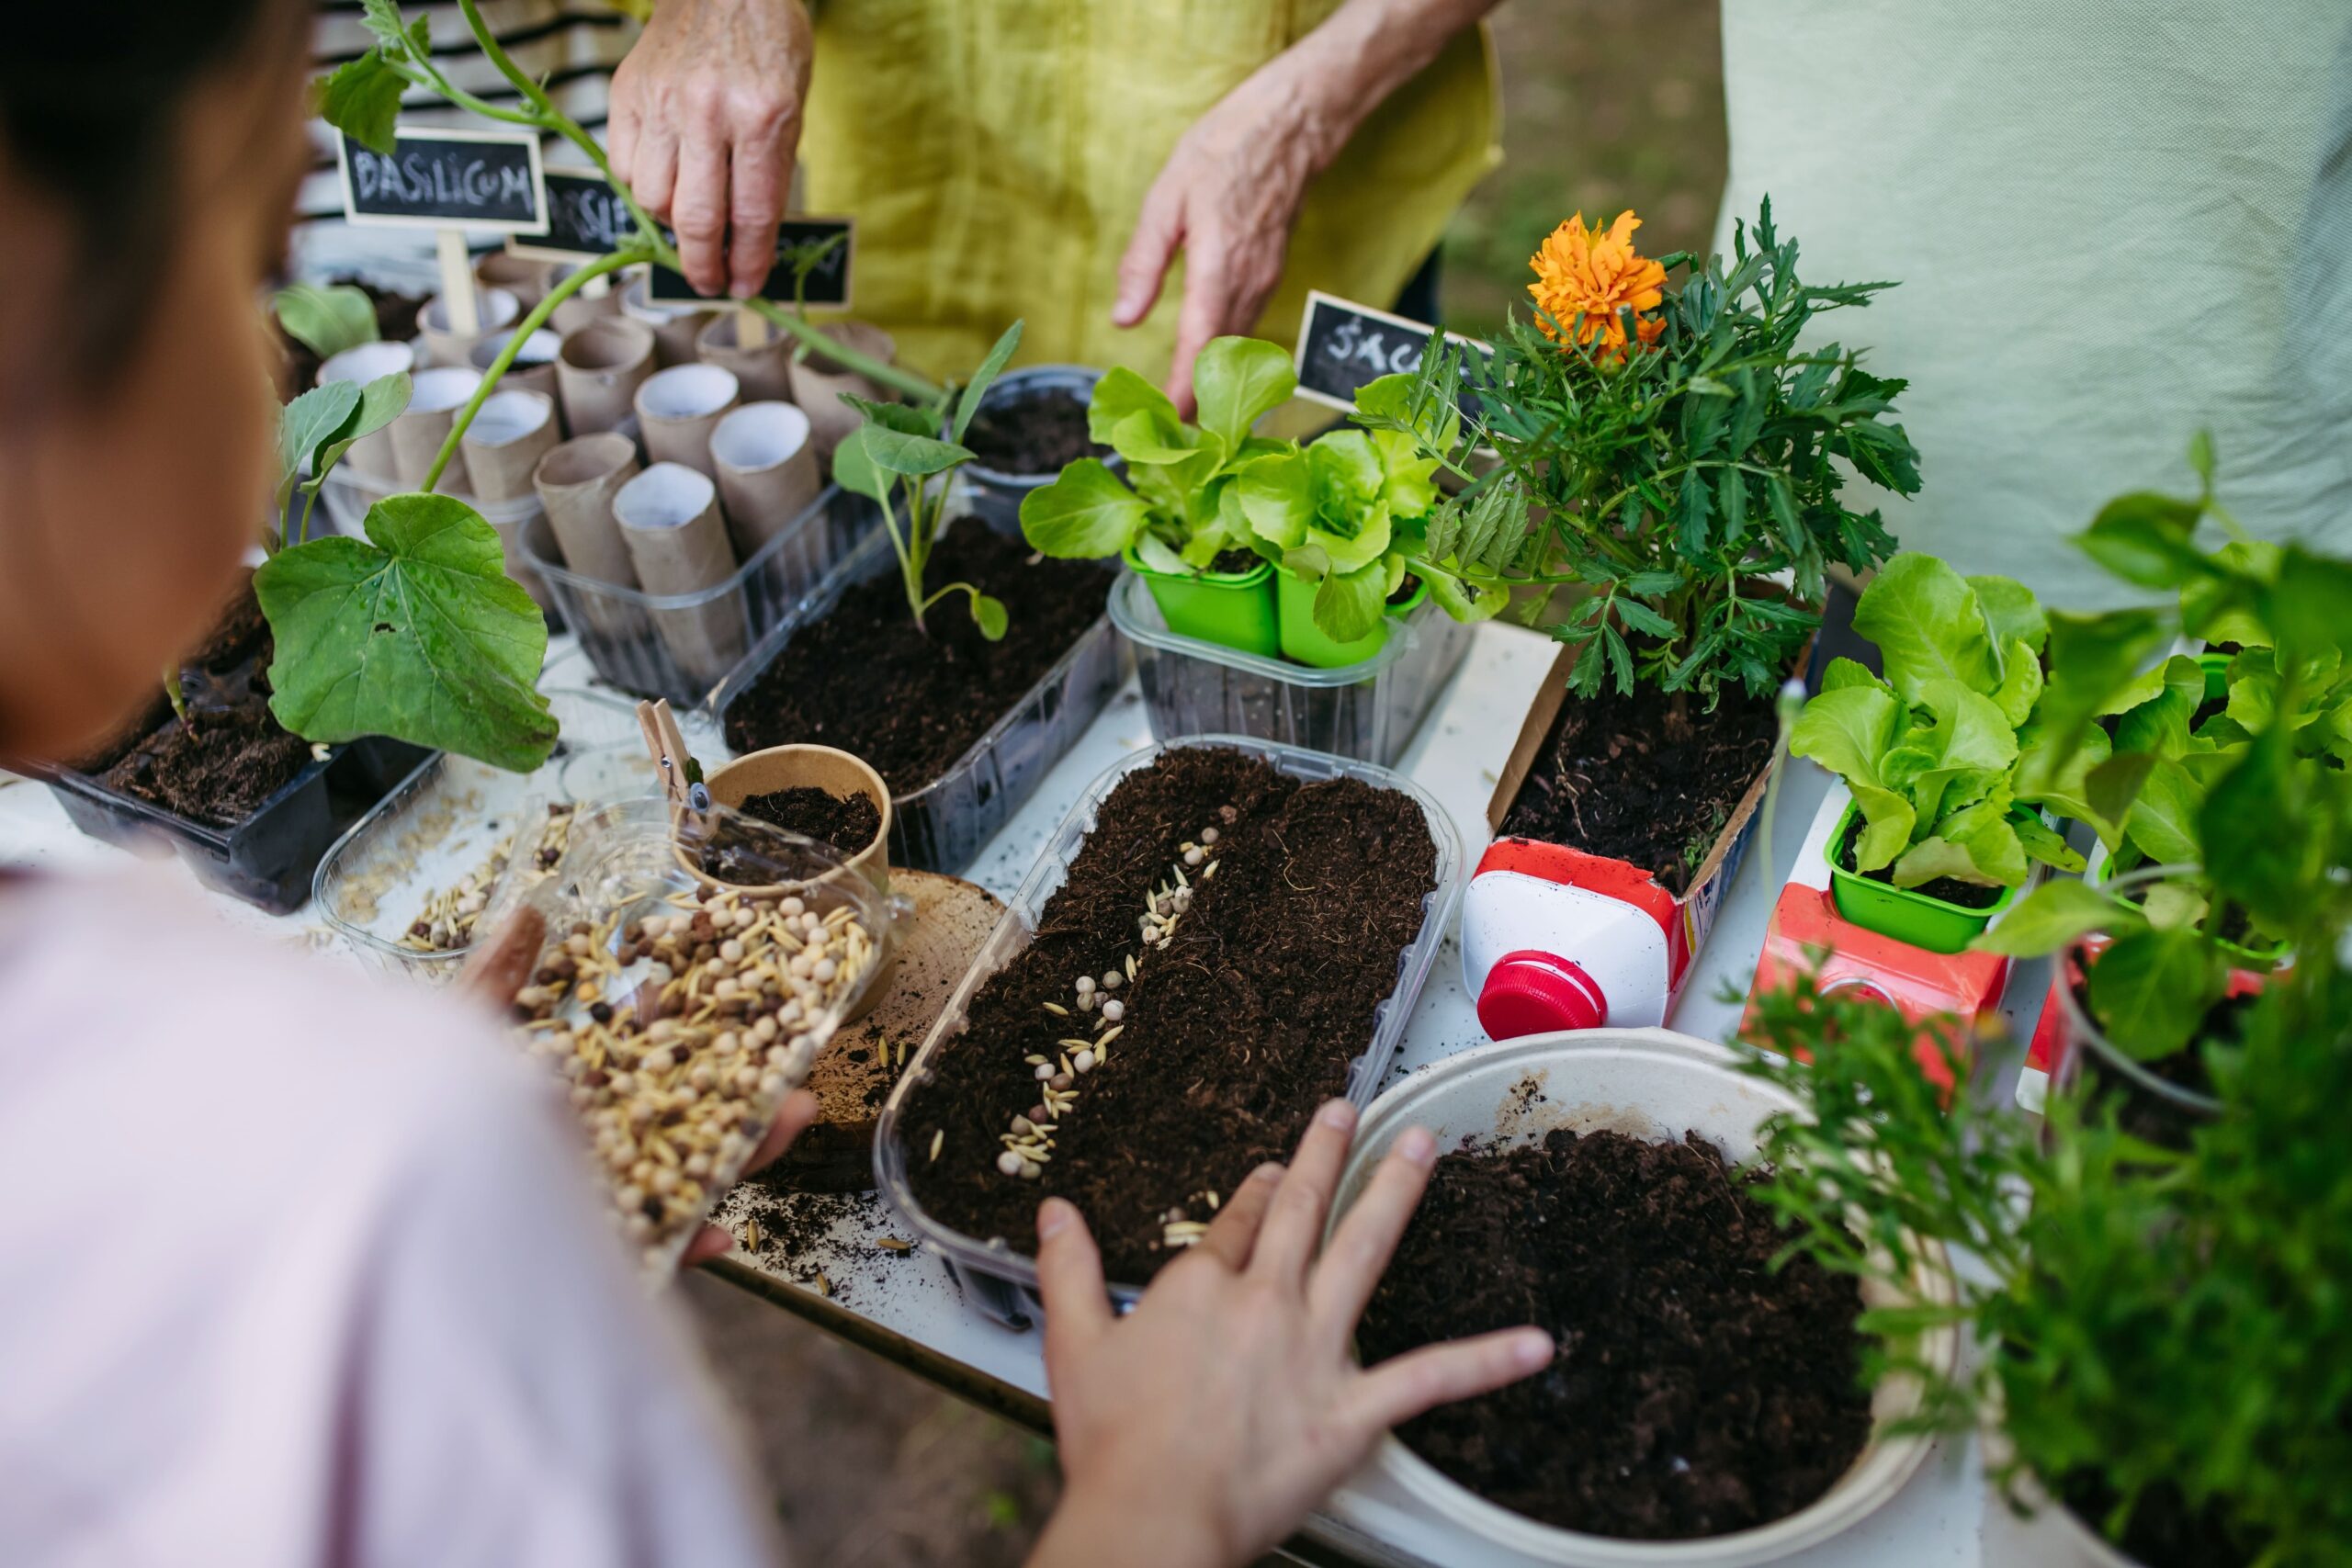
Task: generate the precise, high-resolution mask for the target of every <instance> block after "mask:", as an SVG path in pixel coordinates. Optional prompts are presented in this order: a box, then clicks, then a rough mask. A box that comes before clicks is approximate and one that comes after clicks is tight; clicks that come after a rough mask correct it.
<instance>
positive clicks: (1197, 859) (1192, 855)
mask: <svg viewBox="0 0 2352 1568" xmlns="http://www.w3.org/2000/svg"><path fill="white" fill-rule="evenodd" d="M1208 858H1209V857H1208V856H1206V855H1204V854H1203V853H1202V852H1200V851H1199V850H1197V849H1191V850H1186V851H1185V852H1184V863H1185V864H1186V865H1198V864H1200V863H1201V862H1203V861H1204V860H1206V859H1208Z"/></svg>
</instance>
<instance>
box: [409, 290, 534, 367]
mask: <svg viewBox="0 0 2352 1568" xmlns="http://www.w3.org/2000/svg"><path fill="white" fill-rule="evenodd" d="M474 310H475V311H476V313H477V314H479V315H480V316H481V332H477V333H468V334H466V335H465V336H462V337H461V336H459V335H458V333H453V332H451V331H450V330H449V302H448V301H447V300H446V299H442V298H441V296H440V295H438V294H435V296H434V297H433V298H432V299H427V300H426V301H425V302H424V310H419V311H418V312H417V313H416V330H417V333H418V335H419V336H421V337H423V338H424V362H425V363H426V364H427V365H453V366H458V367H464V365H465V364H466V361H467V355H470V354H471V353H472V352H473V346H474V344H477V343H479V342H480V341H481V339H482V337H483V336H484V335H485V334H487V333H497V332H504V331H505V330H506V329H507V328H509V327H511V326H513V325H514V324H515V322H516V321H520V320H521V319H522V316H523V302H522V301H521V300H520V299H515V295H514V293H513V291H511V290H509V289H504V288H482V289H478V290H476V291H475V293H474Z"/></svg>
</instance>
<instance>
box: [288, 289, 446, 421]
mask: <svg viewBox="0 0 2352 1568" xmlns="http://www.w3.org/2000/svg"><path fill="white" fill-rule="evenodd" d="M334 282H336V283H340V284H350V285H353V286H355V287H356V288H362V289H365V290H366V291H367V295H368V299H371V300H373V301H374V302H375V305H376V335H377V336H378V337H379V338H381V339H382V340H383V341H384V342H386V343H406V342H407V341H408V340H409V339H411V338H413V337H414V336H415V335H416V316H417V312H418V311H420V310H424V298H423V297H422V296H420V295H414V294H388V293H386V292H384V290H382V289H380V288H376V287H375V286H374V285H372V284H368V283H362V282H360V281H359V279H357V278H353V277H338V278H336V279H334ZM270 324H271V326H272V328H273V329H276V330H277V346H278V349H279V351H280V352H281V353H283V354H284V355H285V356H286V386H285V387H284V389H282V390H283V392H284V395H285V396H286V397H288V398H291V397H293V396H295V395H296V394H297V393H300V392H304V391H308V390H309V389H310V388H311V383H313V382H315V381H316V380H317V379H318V378H319V364H320V361H319V356H318V355H315V354H313V353H311V350H310V349H309V348H308V347H306V346H305V345H303V344H300V343H297V342H296V341H295V340H294V339H292V338H290V337H288V335H287V334H286V333H285V330H284V329H283V328H278V327H277V318H276V317H275V316H273V317H271V318H270Z"/></svg>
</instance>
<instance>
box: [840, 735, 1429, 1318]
mask: <svg viewBox="0 0 2352 1568" xmlns="http://www.w3.org/2000/svg"><path fill="white" fill-rule="evenodd" d="M1196 746H1222V747H1228V748H1230V749H1232V750H1237V751H1240V752H1243V753H1246V754H1247V755H1249V756H1251V757H1255V758H1257V759H1259V760H1260V761H1264V762H1266V763H1268V764H1270V765H1271V766H1272V767H1274V768H1276V769H1278V770H1280V771H1281V772H1283V773H1288V774H1290V775H1291V776H1292V777H1293V778H1298V779H1305V780H1308V781H1311V782H1320V781H1323V780H1327V779H1341V778H1346V779H1358V780H1361V781H1363V783H1365V784H1373V785H1376V786H1377V787H1379V788H1382V789H1389V790H1395V791H1397V792H1398V793H1400V794H1402V795H1408V796H1409V797H1411V799H1412V801H1413V802H1414V804H1415V805H1417V806H1419V807H1420V808H1421V817H1422V819H1423V821H1424V822H1425V823H1426V824H1427V825H1428V827H1429V832H1430V841H1431V842H1432V843H1433V844H1434V845H1435V846H1436V851H1437V863H1436V866H1435V868H1434V874H1435V878H1436V885H1435V886H1433V887H1432V888H1431V889H1430V892H1429V893H1428V894H1427V895H1425V896H1424V897H1423V898H1422V900H1421V924H1420V929H1419V931H1418V932H1416V933H1415V935H1414V938H1413V940H1412V942H1410V943H1408V945H1407V946H1405V947H1404V948H1403V949H1401V950H1400V951H1399V952H1398V953H1397V987H1396V989H1394V990H1392V991H1391V992H1389V993H1388V995H1387V996H1386V997H1385V998H1383V999H1382V1000H1381V1001H1380V1002H1379V1004H1378V1005H1377V1006H1375V1007H1374V1010H1373V1017H1372V1032H1371V1035H1370V1037H1369V1038H1368V1039H1367V1040H1366V1041H1365V1042H1364V1046H1363V1051H1362V1052H1361V1053H1359V1054H1358V1055H1356V1056H1355V1057H1354V1058H1353V1059H1352V1060H1351V1061H1350V1063H1349V1064H1348V1088H1347V1097H1348V1099H1349V1100H1352V1101H1354V1102H1355V1104H1356V1105H1358V1106H1359V1107H1361V1106H1364V1105H1368V1104H1370V1103H1371V1102H1372V1100H1373V1098H1374V1096H1375V1095H1376V1094H1378V1092H1379V1090H1380V1081H1381V1078H1382V1077H1384V1076H1385V1074H1386V1073H1387V1071H1388V1065H1389V1063H1390V1062H1391V1061H1392V1060H1394V1059H1395V1057H1396V1055H1397V1043H1398V1042H1399V1041H1401V1040H1402V1039H1403V1038H1404V1035H1405V1026H1406V1024H1407V1023H1408V1022H1409V1021H1411V1019H1412V1016H1413V1007H1414V1004H1415V1003H1417V1002H1418V1001H1419V999H1420V995H1421V987H1422V986H1423V984H1425V983H1426V982H1427V981H1428V979H1429V977H1430V969H1431V968H1432V967H1434V966H1435V964H1436V963H1437V957H1438V949H1439V948H1440V947H1441V946H1442V944H1443V942H1444V941H1445V935H1446V932H1447V931H1450V930H1452V929H1453V915H1454V909H1455V907H1456V906H1457V905H1458V904H1459V903H1460V901H1461V897H1462V840H1461V838H1460V836H1459V835H1458V834H1457V833H1455V831H1454V829H1453V819H1452V818H1449V817H1448V816H1447V815H1446V813H1445V809H1444V807H1441V806H1440V805H1439V804H1438V803H1437V801H1436V799H1435V798H1434V797H1433V796H1431V795H1430V794H1429V792H1428V791H1426V790H1424V789H1422V788H1421V787H1420V786H1419V784H1414V783H1413V782H1412V781H1411V780H1409V779H1408V778H1406V777H1404V776H1403V775H1402V774H1400V773H1392V772H1390V771H1389V770H1388V769H1386V768H1383V767H1379V766H1376V765H1374V764H1373V763H1370V762H1360V761H1353V760H1351V759H1349V758H1345V757H1334V756H1330V755H1329V754H1327V753H1324V752H1319V751H1307V750H1300V749H1299V748H1297V747H1295V746H1283V745H1280V744H1278V743H1276V742H1273V741H1269V740H1258V739H1250V738H1248V737H1245V736H1238V735H1196V736H1188V737H1186V738H1184V739H1179V740H1163V741H1161V742H1159V744H1157V745H1153V746H1148V747H1145V748H1144V749H1143V750H1140V751H1136V752H1132V753H1130V754H1129V755H1127V756H1125V757H1123V758H1121V759H1120V760H1119V761H1117V762H1116V763H1114V764H1113V765H1112V766H1111V767H1109V768H1107V769H1105V770H1104V771H1103V773H1102V774H1101V775H1100V776H1098V777H1097V778H1096V779H1095V780H1094V781H1093V782H1092V783H1091V784H1088V785H1087V786H1086V789H1085V791H1084V792H1083V793H1082V794H1081V795H1080V796H1079V798H1078V802H1077V804H1076V805H1074V806H1072V807H1070V810H1069V816H1067V817H1065V818H1062V820H1061V824H1060V826H1059V827H1057V828H1056V829H1054V832H1053V835H1052V837H1051V838H1049V839H1047V840H1046V845H1045V848H1044V849H1042V850H1040V851H1039V852H1038V854H1037V862H1036V863H1035V865H1034V866H1032V867H1031V868H1030V870H1029V874H1028V875H1027V876H1025V877H1023V879H1022V883H1021V887H1020V890H1019V891H1018V892H1016V893H1014V894H1013V896H1012V897H1011V898H1010V899H1008V900H1006V903H1005V912H1004V917H1003V918H1002V919H1000V920H999V921H998V922H997V926H996V929H995V930H994V931H991V932H989V938H988V941H987V942H985V943H984V944H982V946H981V948H980V951H979V954H978V957H976V958H975V959H973V961H972V966H971V967H970V968H969V969H968V970H967V971H966V972H965V974H964V978H963V979H962V980H961V981H960V982H959V983H958V984H957V985H956V991H955V994H954V995H952V996H951V997H949V998H948V999H947V1004H946V1006H945V1007H944V1008H943V1009H942V1010H940V1015H939V1021H938V1022H937V1023H936V1024H934V1025H933V1027H932V1031H931V1032H930V1034H928V1035H927V1036H925V1037H924V1039H923V1043H922V1049H921V1050H920V1051H919V1052H918V1053H917V1054H916V1055H915V1059H914V1061H913V1063H912V1064H911V1065H910V1066H909V1067H908V1069H907V1071H905V1072H904V1073H902V1074H900V1075H899V1082H898V1085H897V1087H896V1088H894V1089H892V1090H891V1092H890V1098H889V1100H888V1103H886V1104H885V1105H884V1106H883V1108H882V1116H881V1120H880V1121H879V1122H877V1123H876V1128H875V1136H874V1172H875V1178H876V1186H877V1187H878V1188H879V1189H880V1190H881V1193H882V1196H883V1197H884V1198H885V1199H886V1200H888V1202H889V1204H890V1206H891V1207H892V1208H893V1209H896V1210H897V1211H898V1212H899V1214H900V1216H901V1217H903V1218H904V1219H905V1220H906V1222H907V1224H910V1225H911V1226H912V1227H913V1228H914V1230H915V1232H916V1234H917V1235H919V1236H921V1238H922V1247H923V1249H924V1250H925V1251H927V1252H929V1253H931V1254H932V1255H933V1256H934V1257H936V1258H940V1259H941V1260H942V1261H943V1262H944V1263H945V1264H946V1265H947V1270H948V1272H949V1273H950V1274H952V1275H954V1276H955V1278H956V1283H957V1284H958V1285H960V1286H961V1287H962V1289H963V1292H964V1294H965V1296H966V1298H967V1300H969V1301H971V1302H972V1303H975V1304H976V1305H978V1307H979V1308H980V1310H981V1311H982V1312H984V1313H986V1314H988V1315H989V1316H990V1317H992V1318H994V1319H995V1320H996V1321H998V1322H999V1323H1002V1324H1004V1325H1007V1326H1009V1327H1012V1328H1026V1327H1028V1326H1030V1325H1032V1324H1033V1323H1035V1321H1036V1320H1037V1319H1038V1318H1039V1317H1040V1316H1041V1315H1043V1307H1042V1303H1040V1302H1039V1299H1038V1296H1037V1265H1036V1260H1035V1258H1031V1257H1029V1256H1028V1255H1026V1254H1025V1253H1022V1252H1017V1251H1015V1250H1014V1249H1013V1248H1012V1247H1011V1246H1010V1245H1009V1244H1008V1243H1007V1242H1005V1241H1004V1240H1003V1239H1001V1238H996V1239H990V1240H985V1241H984V1240H980V1239H978V1238H976V1237H973V1236H968V1235H964V1234H963V1233H962V1232H960V1231H956V1230H954V1229H951V1228H950V1227H948V1226H946V1225H944V1224H941V1223H940V1222H938V1221H936V1220H934V1219H933V1218H932V1217H931V1216H930V1214H928V1213H925V1212H924V1210H923V1207H922V1204H921V1203H920V1202H918V1201H916V1199H915V1195H914V1190H913V1188H912V1186H911V1185H910V1182H909V1180H908V1176H907V1172H908V1166H909V1158H910V1156H909V1154H908V1151H907V1149H906V1147H905V1146H904V1143H903V1141H902V1138H901V1136H900V1130H899V1123H900V1122H901V1121H902V1120H903V1118H904V1117H905V1115H906V1104H907V1100H908V1097H909V1095H910V1093H912V1092H913V1091H915V1090H916V1089H921V1088H922V1087H923V1086H924V1085H926V1084H928V1083H929V1082H930V1081H931V1077H932V1072H931V1068H932V1065H933V1063H934V1062H936V1061H937V1060H938V1058H939V1055H940V1053H941V1052H943V1051H944V1050H946V1049H948V1048H949V1047H950V1046H951V1045H952V1044H953V1043H954V1042H955V1040H956V1036H958V1035H960V1034H961V1033H963V1032H964V1028H965V1014H966V1011H967V1010H968V1009H969V1007H970V1006H971V1002H972V998H973V996H974V994H975V993H976V992H978V990H979V988H980V987H981V986H982V985H984V984H986V983H987V981H988V980H989V977H990V976H993V975H995V974H996V972H997V971H998V970H1000V969H1001V968H1003V967H1004V966H1005V965H1006V964H1009V963H1011V962H1012V959H1013V958H1014V957H1015V956H1016V955H1017V954H1019V953H1020V952H1021V951H1022V950H1023V948H1025V947H1027V946H1028V945H1029V942H1030V940H1031V938H1032V936H1033V934H1034V933H1035V931H1036V930H1037V927H1038V925H1039V923H1040V921H1041V920H1042V919H1044V917H1045V911H1046V904H1047V903H1048V902H1050V901H1051V900H1052V898H1053V897H1054V895H1055V894H1056V893H1057V892H1059V891H1060V890H1061V886H1062V884H1063V883H1064V882H1065V881H1066V880H1068V878H1069V866H1070V863H1071V862H1072V861H1074V860H1076V859H1077V858H1078V853H1079V851H1080V849H1081V848H1082V847H1083V846H1084V844H1085V842H1086V839H1087V835H1088V834H1090V833H1091V832H1092V831H1093V830H1094V827H1095V824H1096V822H1097V821H1098V819H1099V818H1100V813H1101V811H1102V807H1103V802H1104V801H1105V800H1107V799H1109V798H1110V795H1111V792H1112V791H1113V790H1114V789H1116V788H1117V787H1118V784H1119V781H1120V780H1122V779H1124V778H1125V777H1126V776H1127V775H1128V774H1129V773H1134V772H1136V770H1138V769H1141V768H1148V767H1149V766H1151V765H1152V764H1153V763H1154V762H1156V761H1159V759H1160V758H1161V757H1163V756H1165V755H1167V754H1168V753H1169V752H1170V751H1174V750H1181V749H1184V748H1189V747H1196ZM1111 1295H1112V1299H1113V1300H1114V1302H1115V1303H1117V1305H1118V1307H1119V1310H1121V1311H1122V1312H1124V1311H1125V1310H1126V1309H1128V1308H1129V1307H1131V1306H1133V1305H1134V1304H1135V1303H1136V1301H1138V1300H1140V1299H1141V1297H1142V1295H1143V1288H1142V1287H1141V1286H1138V1285H1120V1284H1114V1285H1113V1286H1112V1287H1111Z"/></svg>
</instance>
